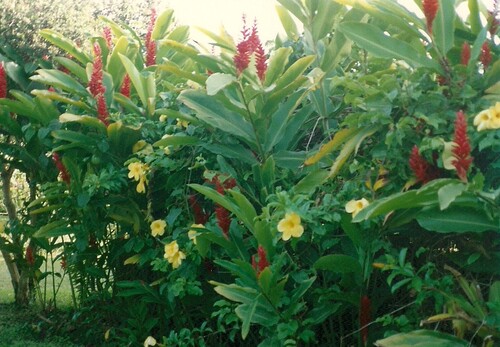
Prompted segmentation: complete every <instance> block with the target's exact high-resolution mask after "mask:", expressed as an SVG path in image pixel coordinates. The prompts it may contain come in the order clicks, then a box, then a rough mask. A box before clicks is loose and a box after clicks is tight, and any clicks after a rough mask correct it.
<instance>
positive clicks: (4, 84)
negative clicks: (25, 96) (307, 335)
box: [0, 63, 7, 99]
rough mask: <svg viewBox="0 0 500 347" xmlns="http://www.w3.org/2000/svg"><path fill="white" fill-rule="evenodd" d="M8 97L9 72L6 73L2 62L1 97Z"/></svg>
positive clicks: (0, 77)
mask: <svg viewBox="0 0 500 347" xmlns="http://www.w3.org/2000/svg"><path fill="white" fill-rule="evenodd" d="M6 97H7V74H6V73H5V68H4V67H3V63H1V64H0V99H5V98H6Z"/></svg>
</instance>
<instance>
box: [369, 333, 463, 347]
mask: <svg viewBox="0 0 500 347" xmlns="http://www.w3.org/2000/svg"><path fill="white" fill-rule="evenodd" d="M375 346H377V347H415V346H422V347H423V346H432V347H466V346H469V344H468V342H467V341H465V340H462V339H459V338H457V337H455V336H453V335H449V334H444V333H441V332H438V331H433V330H415V331H411V332H409V333H401V334H396V335H393V336H390V337H387V338H385V339H382V340H377V342H375Z"/></svg>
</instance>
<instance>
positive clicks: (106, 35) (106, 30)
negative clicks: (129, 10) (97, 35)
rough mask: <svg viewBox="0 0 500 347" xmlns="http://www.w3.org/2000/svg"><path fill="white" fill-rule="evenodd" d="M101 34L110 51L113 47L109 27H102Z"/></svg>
mask: <svg viewBox="0 0 500 347" xmlns="http://www.w3.org/2000/svg"><path fill="white" fill-rule="evenodd" d="M102 33H103V35H104V39H105V40H106V45H107V46H108V48H109V49H111V48H112V47H113V41H112V35H111V29H110V28H109V27H104V29H102Z"/></svg>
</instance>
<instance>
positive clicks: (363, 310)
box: [359, 295, 371, 346]
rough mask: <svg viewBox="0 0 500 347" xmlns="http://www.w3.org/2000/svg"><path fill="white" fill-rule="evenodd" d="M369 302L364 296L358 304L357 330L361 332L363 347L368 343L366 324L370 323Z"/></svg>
mask: <svg viewBox="0 0 500 347" xmlns="http://www.w3.org/2000/svg"><path fill="white" fill-rule="evenodd" d="M370 314H371V301H370V298H369V297H368V296H366V295H363V297H361V300H360V302H359V328H360V332H361V340H362V341H363V346H366V345H367V343H368V324H370V322H371V317H370Z"/></svg>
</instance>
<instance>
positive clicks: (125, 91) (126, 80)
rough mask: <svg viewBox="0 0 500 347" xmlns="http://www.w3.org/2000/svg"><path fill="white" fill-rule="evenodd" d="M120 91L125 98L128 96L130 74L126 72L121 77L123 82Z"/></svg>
mask: <svg viewBox="0 0 500 347" xmlns="http://www.w3.org/2000/svg"><path fill="white" fill-rule="evenodd" d="M120 93H122V94H123V95H124V96H126V97H127V98H130V76H129V75H128V74H126V75H125V77H124V78H123V83H122V86H121V88H120Z"/></svg>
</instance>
